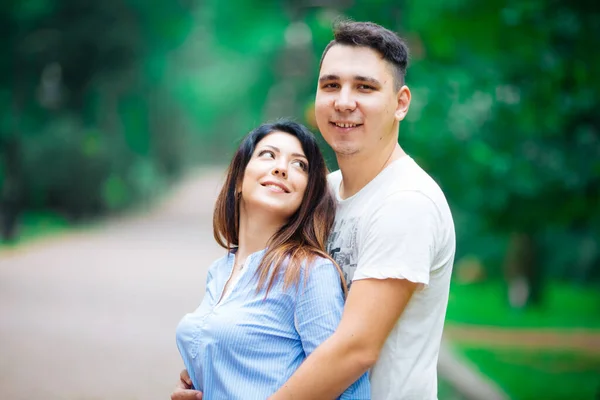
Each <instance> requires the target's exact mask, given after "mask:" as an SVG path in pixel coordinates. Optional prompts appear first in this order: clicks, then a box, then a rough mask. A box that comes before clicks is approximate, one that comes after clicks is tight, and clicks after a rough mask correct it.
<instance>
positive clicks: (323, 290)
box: [294, 260, 371, 400]
mask: <svg viewBox="0 0 600 400" xmlns="http://www.w3.org/2000/svg"><path fill="white" fill-rule="evenodd" d="M308 272H309V273H308V277H307V279H306V281H305V282H306V283H304V282H301V283H300V287H299V289H298V290H299V296H298V301H297V304H296V312H295V316H294V318H295V325H296V330H297V331H298V334H299V335H300V340H301V341H302V347H303V348H304V352H305V353H306V356H307V357H308V356H309V355H310V354H311V353H312V352H313V351H314V350H315V349H316V348H317V347H318V346H319V345H320V344H321V343H323V342H324V341H325V340H326V339H327V338H328V337H329V336H331V335H332V334H333V332H334V331H335V330H336V328H337V326H338V325H339V323H340V320H341V318H342V310H343V308H344V297H343V292H342V287H341V282H342V281H341V278H340V275H339V273H338V271H337V268H335V266H334V265H333V263H332V262H331V261H329V260H322V261H320V262H319V263H318V264H316V265H314V266H313V267H312V268H311V269H310V270H309V271H308ZM370 392H371V386H370V384H369V379H368V374H367V373H365V374H363V375H362V376H361V377H360V378H359V379H358V380H357V381H356V382H354V383H353V384H352V385H351V386H350V387H349V388H348V389H346V391H345V392H344V393H343V394H342V395H341V397H340V399H354V400H356V399H369V398H370Z"/></svg>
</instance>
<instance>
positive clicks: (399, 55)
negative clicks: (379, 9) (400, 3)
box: [319, 21, 408, 90]
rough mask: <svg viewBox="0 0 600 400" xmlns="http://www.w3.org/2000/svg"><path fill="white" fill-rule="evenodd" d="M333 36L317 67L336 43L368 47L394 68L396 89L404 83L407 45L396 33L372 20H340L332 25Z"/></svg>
mask: <svg viewBox="0 0 600 400" xmlns="http://www.w3.org/2000/svg"><path fill="white" fill-rule="evenodd" d="M333 38H334V39H333V40H332V41H331V42H329V44H328V45H327V47H325V50H323V55H322V56H321V62H320V64H319V68H320V67H321V65H322V64H323V59H324V58H325V54H327V52H328V51H329V49H330V48H331V47H332V46H334V45H336V44H340V45H345V46H360V47H368V48H370V49H373V50H375V51H376V52H378V53H379V54H380V55H381V57H383V59H384V60H386V61H388V62H389V63H390V64H391V65H392V67H393V68H394V72H395V73H394V81H395V86H396V90H398V89H400V88H401V87H402V85H404V76H405V75H406V67H407V66H408V46H407V45H406V43H405V42H404V40H403V39H402V38H400V36H398V35H397V34H396V33H394V32H392V31H390V30H389V29H386V28H384V27H383V26H381V25H377V24H375V23H373V22H354V21H340V22H337V23H336V24H335V25H334V28H333Z"/></svg>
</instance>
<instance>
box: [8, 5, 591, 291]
mask: <svg viewBox="0 0 600 400" xmlns="http://www.w3.org/2000/svg"><path fill="white" fill-rule="evenodd" d="M0 9H1V10H2V11H3V13H2V14H1V15H0V23H2V25H3V26H4V27H5V31H6V35H3V36H2V38H0V43H1V44H2V45H3V49H4V50H5V54H6V56H5V57H3V58H2V59H0V107H1V108H2V110H5V112H4V113H2V114H1V115H0V182H2V185H3V188H4V189H3V193H4V194H3V195H2V196H4V197H5V198H8V197H10V198H11V199H12V200H11V201H15V200H14V199H16V198H19V199H20V200H19V201H20V202H21V203H22V204H23V206H24V207H26V208H38V209H46V208H52V209H56V210H59V211H63V212H66V213H67V214H70V215H72V216H76V217H77V216H87V215H95V214H98V213H102V212H107V211H113V210H119V209H122V208H125V207H128V206H131V205H133V204H136V203H137V202H138V201H140V200H142V199H148V198H151V197H152V196H154V195H155V194H156V193H157V192H159V191H161V190H162V189H163V188H165V187H166V185H168V182H170V181H171V180H173V179H176V178H177V176H179V174H181V173H182V171H184V170H185V169H186V168H187V167H188V166H189V165H191V164H198V163H219V164H225V163H227V162H228V160H229V157H230V155H231V152H232V150H233V148H234V146H235V144H236V143H237V142H238V140H239V139H240V138H241V137H242V136H243V135H244V134H245V133H246V132H248V131H249V130H250V129H251V128H253V127H255V126H256V125H258V124H259V123H261V122H263V121H265V120H267V119H272V118H274V117H280V116H296V118H297V119H298V120H300V121H301V122H305V123H310V119H311V117H310V113H311V105H312V102H313V99H314V90H315V82H316V79H317V76H318V60H319V58H320V55H321V52H322V50H323V48H324V47H325V45H326V44H327V43H328V42H329V40H330V39H331V37H332V36H331V26H332V23H333V22H334V21H335V20H336V19H337V18H340V17H351V18H353V19H355V20H371V21H374V22H378V23H380V24H382V25H384V26H387V27H389V28H391V29H394V30H396V31H398V32H399V33H401V34H402V35H403V36H404V37H405V38H406V40H407V42H408V44H409V46H410V48H411V53H412V56H411V66H410V68H409V71H408V76H407V82H408V85H409V87H410V88H411V91H412V94H413V100H412V105H411V110H410V112H409V114H408V117H407V119H406V120H405V121H404V122H402V124H401V129H400V142H401V143H402V145H403V146H404V147H405V148H406V150H407V151H408V152H409V153H411V154H412V155H413V156H414V157H415V158H416V159H417V160H418V162H419V163H421V164H422V165H423V167H425V168H426V169H427V170H428V171H429V172H430V173H432V175H433V176H434V177H435V178H436V179H437V180H438V182H440V184H441V186H442V188H443V189H444V191H445V193H446V194H447V196H448V198H449V201H450V203H451V206H452V209H453V211H454V215H455V217H456V222H457V232H458V243H459V246H458V252H457V259H461V258H462V257H463V256H467V255H472V254H474V255H476V256H478V257H479V258H480V259H481V260H482V261H483V263H484V265H485V266H486V267H488V269H489V270H490V271H489V272H488V275H489V276H494V277H498V276H501V275H502V273H501V272H500V269H501V266H502V264H503V263H502V257H503V253H504V251H505V243H507V240H506V238H507V236H508V235H510V234H512V233H515V232H521V233H526V234H529V235H531V236H533V237H534V239H535V242H536V244H537V245H538V246H539V247H540V248H541V249H542V251H541V252H540V254H542V257H541V258H540V259H539V260H538V261H537V262H538V264H539V265H543V268H544V269H546V270H547V271H548V272H549V273H550V274H551V275H552V276H555V277H561V278H562V277H565V276H569V275H570V276H572V277H575V278H576V279H578V280H581V281H585V280H586V279H589V278H594V277H596V276H597V274H596V273H595V272H594V269H595V268H596V267H597V266H598V265H599V263H600V244H599V243H598V240H597V238H598V237H600V230H599V229H600V228H599V227H600V208H599V207H598V206H597V205H598V201H599V199H600V192H599V191H600V189H599V188H600V182H599V180H600V135H599V131H600V120H599V117H598V115H599V114H598V113H597V112H596V109H597V108H598V105H599V103H600V102H599V99H598V96H599V93H600V79H599V78H598V75H597V74H596V73H595V71H596V70H598V69H600V55H599V53H598V52H596V51H591V50H590V49H593V48H594V39H595V38H597V37H600V32H599V29H600V28H599V27H600V24H599V19H598V13H597V12H594V9H593V6H592V5H591V3H588V2H584V1H576V2H570V3H568V2H564V1H557V2H552V3H547V2H543V1H541V0H532V1H527V2H518V1H513V0H492V1H491V2H475V1H472V0H453V1H444V2H440V1H437V0H423V1H418V2H417V1H414V0H404V1H402V2H398V1H389V0H377V1H375V2H374V1H369V2H367V1H356V2H345V1H332V2H328V3H327V6H322V7H318V6H312V5H310V4H309V3H306V2H290V1H279V0H270V1H267V2H260V3H258V2H256V1H252V0H235V1H230V2H220V1H217V0H208V1H205V2H201V3H192V2H187V1H180V2H165V1H159V2H158V3H153V5H152V6H149V5H148V4H147V3H145V2H141V1H139V0H126V1H117V0H109V1H108V2H100V3H94V4H87V3H86V4H83V3H81V2H78V1H76V0H61V1H58V2H49V1H47V0H36V1H30V2H17V1H14V0H11V1H9V2H4V3H3V4H2V6H0ZM313 129H316V127H313ZM321 142H322V140H321ZM322 143H323V142H322ZM323 148H324V151H325V154H326V159H327V160H328V162H329V165H330V167H331V168H332V169H333V168H336V164H335V157H334V155H333V153H332V152H331V150H330V149H329V148H328V147H327V146H326V145H325V144H324V143H323ZM7 188H8V189H7ZM6 193H10V195H7V194H6ZM15 193H16V194H15ZM563 243H569V245H568V246H567V245H562V244H563ZM595 274H596V275H595Z"/></svg>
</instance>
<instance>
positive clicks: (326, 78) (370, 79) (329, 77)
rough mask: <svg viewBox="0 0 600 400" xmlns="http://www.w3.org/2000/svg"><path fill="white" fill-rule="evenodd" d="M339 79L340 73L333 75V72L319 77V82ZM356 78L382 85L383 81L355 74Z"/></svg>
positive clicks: (356, 79) (360, 80)
mask: <svg viewBox="0 0 600 400" xmlns="http://www.w3.org/2000/svg"><path fill="white" fill-rule="evenodd" d="M338 80H340V77H339V76H338V75H333V74H328V75H323V76H321V77H320V78H319V82H321V83H322V82H328V81H338ZM354 80H355V81H359V82H368V83H370V84H372V85H375V86H381V82H379V81H378V80H377V79H375V78H371V77H370V76H363V75H355V76H354Z"/></svg>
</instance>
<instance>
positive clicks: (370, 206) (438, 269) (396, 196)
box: [327, 156, 456, 400]
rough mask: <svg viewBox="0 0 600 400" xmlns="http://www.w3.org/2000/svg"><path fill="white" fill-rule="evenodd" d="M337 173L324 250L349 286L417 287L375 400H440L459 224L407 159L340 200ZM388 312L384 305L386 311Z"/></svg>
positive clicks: (386, 355) (380, 373)
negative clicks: (398, 282) (399, 283)
mask: <svg viewBox="0 0 600 400" xmlns="http://www.w3.org/2000/svg"><path fill="white" fill-rule="evenodd" d="M341 180H342V175H341V172H340V171H336V172H333V173H331V174H330V175H329V183H330V185H331V187H332V188H333V191H334V193H335V194H336V197H337V201H338V211H337V213H336V218H335V225H334V228H333V230H332V234H331V236H330V238H329V242H328V245H327V250H328V252H329V254H331V256H332V257H333V258H334V259H335V260H336V261H337V263H338V264H339V265H340V267H341V268H342V270H343V271H344V274H345V276H346V281H347V282H348V283H349V284H351V282H352V281H357V280H360V279H387V278H395V279H407V280H409V281H411V282H416V283H419V284H420V285H419V289H418V290H417V291H416V292H415V293H414V294H413V296H412V298H411V299H410V301H409V303H408V305H407V307H406V309H405V310H404V312H403V313H402V315H401V316H400V318H399V319H398V322H397V323H396V325H395V326H394V328H393V330H392V332H391V333H390V335H389V337H388V338H387V340H386V342H385V344H384V346H383V349H382V350H381V353H380V357H379V359H378V361H377V363H376V364H375V366H374V367H373V369H372V370H371V375H370V379H371V395H372V399H373V400H392V399H394V400H395V399H402V400H405V399H406V400H431V399H437V361H438V353H439V347H440V341H441V337H442V329H443V326H444V318H445V316H446V307H447V305H448V290H449V288H450V276H451V273H452V264H453V262H454V252H455V248H456V239H455V233H454V223H453V221H452V215H451V213H450V208H449V207H448V203H447V202H446V198H445V197H444V194H443V193H442V191H441V189H440V187H439V186H438V185H437V183H436V182H435V181H434V180H433V179H432V178H431V177H430V176H429V175H428V174H427V173H426V172H425V171H424V170H423V169H422V168H421V167H419V165H417V163H416V162H415V161H414V160H413V159H412V158H411V157H409V156H404V157H401V158H400V159H398V160H396V161H394V162H392V163H391V164H390V165H389V166H388V167H386V168H385V169H384V170H383V171H381V173H379V175H377V177H375V178H374V179H373V180H372V181H371V182H369V183H368V184H367V185H366V186H365V187H364V188H363V189H362V190H361V191H360V192H358V193H356V194H355V195H354V196H352V197H349V198H347V199H345V200H342V199H341V198H340V196H339V187H340V183H341ZM382 306H385V305H382Z"/></svg>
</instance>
